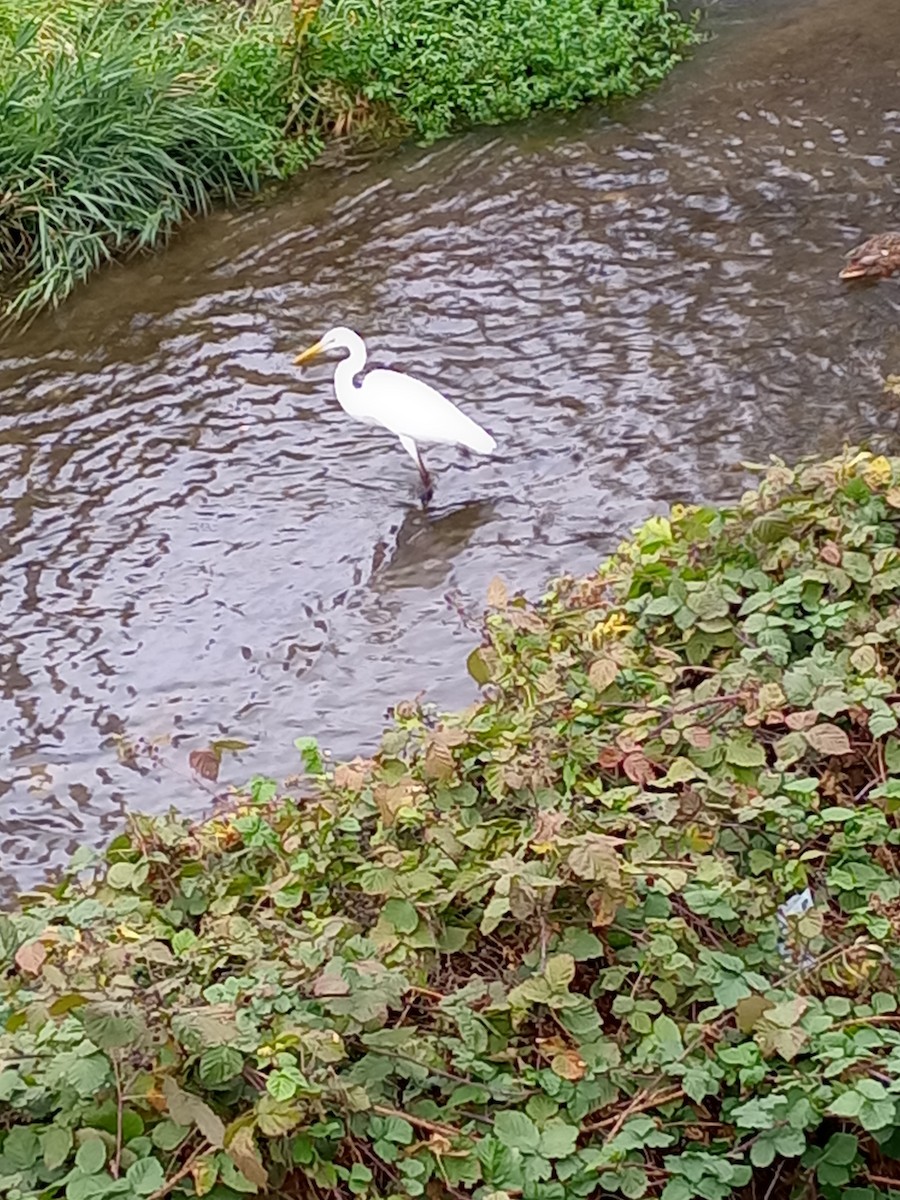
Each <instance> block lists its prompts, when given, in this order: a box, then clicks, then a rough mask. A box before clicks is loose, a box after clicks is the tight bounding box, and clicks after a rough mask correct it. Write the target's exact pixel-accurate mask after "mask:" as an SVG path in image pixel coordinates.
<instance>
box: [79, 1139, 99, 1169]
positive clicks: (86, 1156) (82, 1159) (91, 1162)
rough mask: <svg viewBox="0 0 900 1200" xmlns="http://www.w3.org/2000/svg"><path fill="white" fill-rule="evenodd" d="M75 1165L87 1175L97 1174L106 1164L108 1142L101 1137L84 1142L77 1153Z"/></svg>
mask: <svg viewBox="0 0 900 1200" xmlns="http://www.w3.org/2000/svg"><path fill="white" fill-rule="evenodd" d="M75 1166H76V1167H77V1168H78V1169H79V1171H83V1172H84V1174H85V1175H96V1174H98V1173H99V1172H100V1171H102V1170H103V1168H104V1167H105V1166H106V1143H105V1142H104V1141H103V1140H102V1139H101V1138H99V1137H91V1138H88V1139H87V1140H86V1141H84V1142H82V1143H81V1145H80V1146H79V1147H78V1151H77V1153H76V1154H75Z"/></svg>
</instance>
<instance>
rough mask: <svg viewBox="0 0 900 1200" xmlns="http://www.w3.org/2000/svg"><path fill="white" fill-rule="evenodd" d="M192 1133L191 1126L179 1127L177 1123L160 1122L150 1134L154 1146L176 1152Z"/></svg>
mask: <svg viewBox="0 0 900 1200" xmlns="http://www.w3.org/2000/svg"><path fill="white" fill-rule="evenodd" d="M190 1132H191V1127H190V1126H189V1125H179V1124H178V1123H177V1122H175V1121H160V1122H159V1124H158V1125H154V1126H153V1129H152V1131H151V1133H150V1137H151V1140H152V1141H153V1145H154V1146H158V1147H159V1149H160V1150H167V1151H170V1150H176V1149H177V1148H178V1147H179V1146H180V1145H181V1143H182V1142H183V1141H184V1139H185V1138H186V1137H187V1135H188V1134H189V1133H190Z"/></svg>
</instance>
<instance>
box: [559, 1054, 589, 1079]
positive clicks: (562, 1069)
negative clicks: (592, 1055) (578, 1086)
mask: <svg viewBox="0 0 900 1200" xmlns="http://www.w3.org/2000/svg"><path fill="white" fill-rule="evenodd" d="M550 1070H551V1071H552V1072H553V1074H554V1075H558V1076H559V1077H560V1079H569V1080H571V1081H572V1082H573V1083H576V1082H577V1081H578V1080H579V1079H583V1078H584V1074H585V1072H586V1071H587V1063H586V1062H585V1061H584V1059H583V1058H582V1057H581V1055H580V1054H579V1053H578V1051H577V1050H562V1051H560V1053H559V1054H554V1055H553V1058H552V1059H551V1060H550Z"/></svg>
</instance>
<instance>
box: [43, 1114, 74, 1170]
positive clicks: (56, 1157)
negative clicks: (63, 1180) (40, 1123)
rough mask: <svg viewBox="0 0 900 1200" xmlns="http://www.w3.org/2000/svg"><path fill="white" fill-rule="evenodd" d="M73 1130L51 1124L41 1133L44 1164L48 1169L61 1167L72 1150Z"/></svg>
mask: <svg viewBox="0 0 900 1200" xmlns="http://www.w3.org/2000/svg"><path fill="white" fill-rule="evenodd" d="M72 1145H73V1138H72V1130H71V1129H67V1128H65V1127H64V1126H62V1125H51V1126H50V1127H49V1129H45V1130H44V1132H43V1134H42V1135H41V1150H42V1151H43V1155H44V1166H45V1167H46V1168H47V1170H48V1171H55V1170H56V1169H57V1167H61V1166H62V1165H63V1163H64V1162H65V1161H66V1159H67V1158H68V1157H69V1154H70V1153H71V1151H72Z"/></svg>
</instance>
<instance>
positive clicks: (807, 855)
mask: <svg viewBox="0 0 900 1200" xmlns="http://www.w3.org/2000/svg"><path fill="white" fill-rule="evenodd" d="M898 530H900V458H892V459H888V458H884V457H873V456H872V455H871V454H867V453H861V452H853V451H848V452H847V453H846V454H844V455H843V456H842V457H840V458H839V459H836V460H833V461H828V462H812V463H807V464H803V465H801V466H799V467H797V468H796V469H790V468H788V467H787V466H785V465H783V464H780V463H778V464H775V465H774V466H771V467H770V468H768V469H767V470H765V471H764V472H763V478H762V480H761V482H760V485H759V487H758V489H757V490H755V491H752V492H749V493H747V494H746V495H745V496H744V498H743V499H742V500H741V502H740V503H739V504H737V505H735V506H734V507H731V508H726V509H717V508H712V507H681V506H677V507H675V508H674V509H673V510H672V512H671V513H670V515H669V516H668V517H666V518H663V517H658V518H656V519H653V520H650V521H648V522H647V523H646V524H645V525H644V526H643V527H642V528H641V529H640V530H638V532H637V533H636V534H635V535H634V537H633V538H632V539H630V540H629V541H627V542H626V543H624V544H623V545H622V546H621V547H620V549H619V550H618V551H617V552H616V553H615V554H614V555H613V556H612V557H611V558H610V559H609V560H608V561H607V562H606V563H604V564H603V565H602V567H601V568H600V569H599V570H598V572H597V573H596V574H594V575H592V576H590V577H589V578H586V579H571V578H569V579H563V580H560V581H558V582H556V583H555V584H554V585H553V586H552V587H551V588H550V590H549V591H548V592H547V594H546V595H545V596H544V597H543V598H542V599H541V600H540V601H539V602H538V603H529V602H527V601H526V600H524V599H523V598H521V597H519V596H513V595H510V594H508V593H507V591H506V589H505V588H504V587H502V586H501V585H500V584H495V585H494V586H493V587H492V589H491V597H490V600H491V605H492V610H491V612H490V613H489V615H488V616H487V618H486V621H485V627H484V638H483V642H482V645H481V646H480V647H479V648H478V649H477V650H475V651H474V652H473V654H472V657H471V659H470V670H471V671H472V673H473V674H474V675H475V677H476V678H477V680H478V681H479V682H480V683H481V684H482V685H483V696H482V699H481V700H480V701H479V702H478V703H477V704H475V705H474V706H473V707H472V708H471V709H469V710H468V711H467V712H464V713H461V714H458V715H457V716H454V717H448V718H443V719H440V718H438V717H437V716H436V715H435V714H433V713H430V712H428V711H426V710H423V709H422V708H421V707H420V706H418V705H417V704H402V705H399V706H398V708H397V710H396V720H395V724H394V726H393V727H392V728H391V729H390V730H389V731H388V732H387V733H386V735H385V737H384V740H383V742H382V744H381V747H380V749H379V750H378V752H377V753H376V754H375V755H374V757H372V758H370V759H366V760H356V761H353V762H350V763H345V764H342V765H339V766H337V767H336V768H335V769H329V768H327V767H326V766H325V765H324V763H323V760H322V757H321V756H320V754H319V751H318V748H317V747H316V745H315V743H314V742H311V741H307V742H304V743H302V749H303V754H304V759H305V765H306V768H307V771H308V773H309V775H310V780H309V784H308V787H307V788H306V790H305V791H302V792H300V793H298V794H293V795H292V794H285V793H284V792H283V791H282V790H281V789H279V788H278V787H277V786H276V785H275V783H273V782H270V781H267V780H263V779H257V780H255V781H254V782H253V783H252V785H251V786H250V788H249V789H248V791H247V793H246V794H245V795H241V796H237V797H235V798H234V804H233V806H232V807H230V808H229V809H228V810H227V811H223V812H220V813H219V814H218V815H216V816H215V817H213V818H211V819H210V820H207V821H205V822H203V823H199V824H192V823H191V822H189V821H187V820H186V819H184V818H183V817H179V816H176V815H172V816H170V817H167V818H155V819H146V818H136V819H134V820H133V821H132V823H131V824H130V826H129V828H128V830H127V832H125V833H123V834H122V835H121V836H120V837H118V838H117V839H116V840H115V841H114V842H113V843H112V845H111V846H110V847H109V849H108V850H107V851H106V853H105V855H104V856H102V858H100V859H99V860H98V861H96V862H95V863H94V864H93V865H91V864H90V862H89V859H88V858H87V857H86V856H85V857H83V858H82V859H81V867H82V871H81V873H80V875H78V876H71V877H68V878H66V879H65V880H63V881H61V882H58V883H56V884H53V885H49V886H48V887H47V888H46V889H43V890H41V891H39V892H37V893H35V894H33V895H30V896H26V897H24V898H23V900H22V902H21V904H20V905H19V907H18V908H17V909H16V910H15V911H13V912H10V913H9V914H8V915H3V916H0V963H2V968H3V976H2V984H0V1192H2V1194H4V1195H5V1196H8V1197H10V1198H11V1200H24V1198H25V1197H33V1196H41V1197H46V1198H48V1200H49V1198H55V1197H58V1196H65V1197H66V1198H67V1200H87V1198H88V1197H105V1196H128V1197H131V1196H134V1197H141V1196H144V1197H151V1198H153V1200H162V1197H164V1196H168V1195H176V1196H177V1195H188V1196H200V1195H208V1196H213V1197H216V1198H232V1197H237V1196H240V1195H244V1194H247V1193H253V1192H256V1191H263V1190H264V1189H269V1190H270V1191H271V1192H272V1194H274V1195H280V1196H307V1197H323V1198H324V1197H332V1198H338V1197H340V1198H344V1197H351V1196H356V1197H368V1196H371V1197H376V1196H378V1197H385V1196H396V1197H403V1198H405V1197H419V1196H427V1197H435V1198H437V1197H455V1198H457V1200H459V1198H462V1197H466V1196H470V1195H471V1196H474V1197H477V1198H478V1200H488V1198H489V1197H490V1198H492V1200H506V1197H509V1196H522V1197H524V1198H525V1200H568V1198H569V1197H579V1196H584V1197H587V1196H594V1195H609V1196H623V1197H626V1198H628V1200H638V1198H640V1197H644V1196H648V1197H662V1200H692V1198H694V1197H701V1198H702V1200H725V1198H726V1197H728V1196H731V1195H741V1196H748V1197H749V1196H751V1195H753V1196H758V1197H773V1196H774V1197H787V1196H789V1195H800V1194H806V1195H821V1196H823V1197H826V1200H832V1198H834V1200H877V1198H878V1197H879V1196H886V1195H887V1194H888V1192H889V1190H890V1189H891V1188H892V1187H895V1188H896V1190H900V1170H898V1168H897V1160H898V1157H900V1119H898V1115H897V1114H898V1109H897V1097H898V1095H900V1009H898V998H897V997H898V968H900V950H898V945H900V939H898V927H897V925H896V924H895V922H896V921H898V920H900V882H898V881H900V861H898V844H900V828H898V815H897V814H898V809H900V739H898V736H897V729H898V722H900V605H898V599H897V597H898V594H900V545H898Z"/></svg>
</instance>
